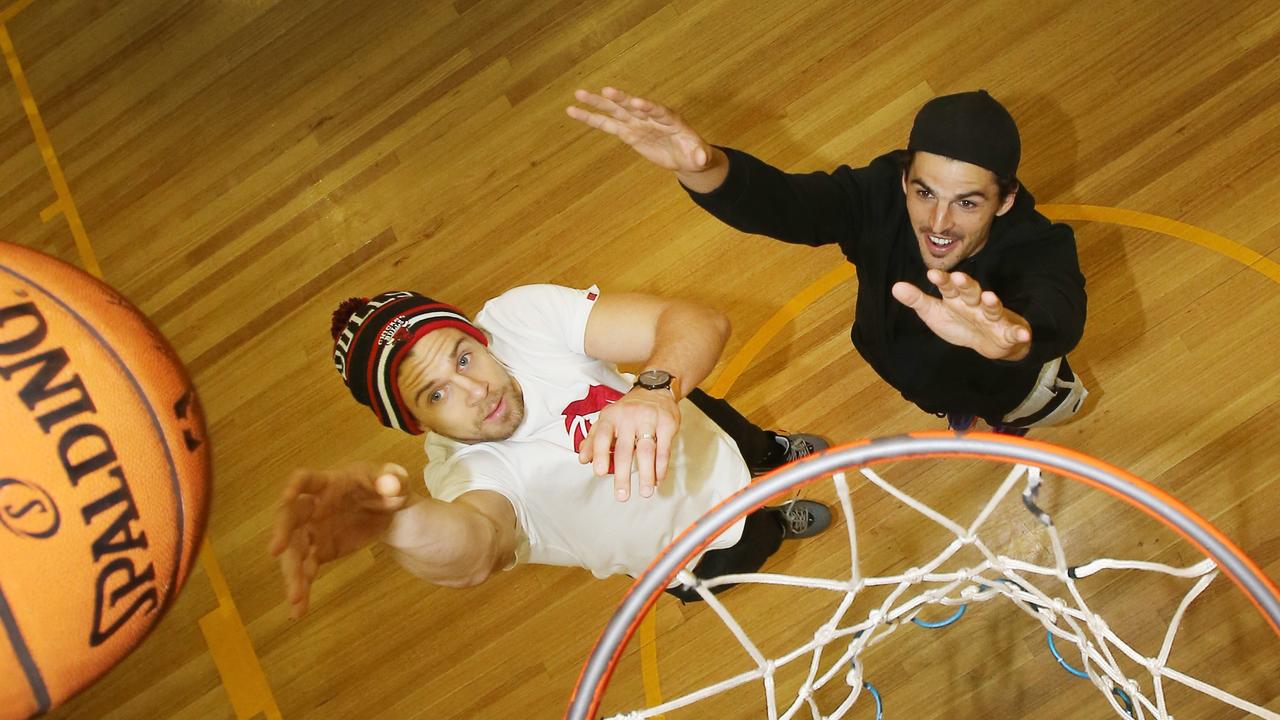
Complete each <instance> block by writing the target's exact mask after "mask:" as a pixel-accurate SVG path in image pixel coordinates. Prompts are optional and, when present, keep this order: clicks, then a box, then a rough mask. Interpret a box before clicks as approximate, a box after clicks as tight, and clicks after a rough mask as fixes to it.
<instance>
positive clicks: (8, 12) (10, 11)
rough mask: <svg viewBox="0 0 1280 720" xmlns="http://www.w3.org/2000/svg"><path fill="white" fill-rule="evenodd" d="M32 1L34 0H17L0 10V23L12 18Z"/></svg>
mask: <svg viewBox="0 0 1280 720" xmlns="http://www.w3.org/2000/svg"><path fill="white" fill-rule="evenodd" d="M33 2H35V0H18V1H17V2H15V3H14V4H12V5H10V6H9V7H7V8H5V9H4V10H0V25H3V24H4V23H7V22H9V21H10V20H12V19H13V18H14V17H16V16H17V14H18V13H20V12H22V11H23V10H26V9H27V6H28V5H30V4H31V3H33Z"/></svg>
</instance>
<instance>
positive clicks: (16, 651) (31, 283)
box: [0, 242, 210, 719]
mask: <svg viewBox="0 0 1280 720" xmlns="http://www.w3.org/2000/svg"><path fill="white" fill-rule="evenodd" d="M209 485H210V470H209V445H208V441H207V438H206V435H205V428H204V421H203V418H202V415H201V411H200V406H199V403H198V401H197V398H196V394H195V391H194V389H193V387H192V385H191V382H190V380H189V379H188V377H187V374H186V372H185V370H184V369H183V367H182V364H181V363H180V362H179V360H178V357H177V355H176V354H175V353H174V351H173V349H172V347H170V345H169V343H168V342H167V341H166V340H165V339H164V338H163V337H161V335H160V333H159V332H158V331H157V330H156V328H155V327H154V326H153V325H152V324H151V322H150V321H148V320H147V319H146V318H145V317H144V316H143V315H142V313H140V312H139V311H138V310H137V308H135V307H134V306H133V305H132V304H131V303H129V301H127V300H126V299H124V298H123V297H122V296H121V295H120V294H119V293H117V292H116V291H114V290H112V289H111V288H110V287H108V286H107V285H105V284H103V283H102V282H100V281H98V280H96V279H94V278H93V277H91V276H90V275H88V274H87V273H85V272H83V271H81V270H79V269H77V268H74V267H72V266H70V265H67V264H66V263H63V262H61V261H59V260H55V259H53V258H51V257H49V256H47V255H44V254H42V253H39V252H36V251H33V250H30V249H26V248H23V247H20V246H17V245H13V244H9V243H4V242H0V624H2V626H3V631H2V632H3V635H0V637H3V639H4V641H5V642H4V643H0V677H3V680H0V717H3V718H6V719H7V718H11V717H14V718H25V717H29V716H31V715H34V714H38V713H42V712H45V711H47V710H49V709H50V708H53V707H56V706H57V705H59V704H60V703H62V702H63V701H65V700H66V699H67V698H69V697H71V696H72V695H74V694H75V693H76V692H78V691H80V690H82V689H84V688H85V687H87V686H88V685H89V684H91V683H93V682H94V681H95V680H96V679H98V678H99V677H101V676H102V675H103V674H104V673H106V672H107V671H108V670H109V669H110V668H111V667H112V666H113V665H115V664H116V663H117V662H119V661H120V660H121V658H123V657H124V656H125V655H127V654H128V653H129V652H130V651H131V650H133V648H135V647H137V645H138V643H140V642H141V641H142V640H143V638H145V637H146V635H147V633H148V632H149V631H150V630H151V628H152V627H154V626H155V624H156V623H157V622H158V621H159V619H160V617H161V616H162V615H163V614H164V612H165V610H166V609H167V608H168V607H169V606H170V604H171V603H172V601H173V598H174V597H175V595H176V594H177V592H178V590H179V589H180V588H181V587H182V584H183V582H184V581H185V580H186V578H187V576H188V574H189V573H190V572H191V566H192V563H193V562H194V560H195V556H196V554H197V552H198V548H199V545H200V540H201V537H202V535H203V532H204V527H205V519H206V515H207V510H208V503H209Z"/></svg>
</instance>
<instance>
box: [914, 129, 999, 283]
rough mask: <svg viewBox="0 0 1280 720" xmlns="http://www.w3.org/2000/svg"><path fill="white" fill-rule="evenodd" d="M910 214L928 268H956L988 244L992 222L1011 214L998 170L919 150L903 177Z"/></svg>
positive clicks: (921, 255)
mask: <svg viewBox="0 0 1280 720" xmlns="http://www.w3.org/2000/svg"><path fill="white" fill-rule="evenodd" d="M902 191H903V192H904V193H906V195H907V214H908V215H909V216H910V218H911V227H912V229H913V230H915V233H916V242H917V243H919V245H920V257H921V259H923V260H924V264H925V267H928V268H936V269H938V270H943V271H950V270H951V269H952V268H954V267H955V266H956V265H959V264H960V261H961V260H964V259H965V258H967V257H970V256H971V255H973V254H975V253H977V252H978V251H979V250H981V249H982V248H983V246H984V245H986V244H987V236H988V234H989V233H990V232H991V223H992V221H993V220H995V219H996V216H997V215H1003V214H1005V213H1006V212H1009V208H1011V207H1013V200H1014V195H1015V194H1016V193H1009V195H1008V196H1007V197H1006V198H1004V199H1003V200H1002V199H1001V198H1000V190H999V188H998V187H997V185H996V176H995V173H993V172H991V171H990V170H987V169H986V168H983V167H979V166H977V165H974V164H972V163H967V162H963V161H960V160H954V159H952V158H949V157H945V156H942V155H934V154H933V153H927V152H917V153H916V154H915V158H914V159H913V161H912V163H911V167H909V168H907V172H906V173H904V174H903V176H902Z"/></svg>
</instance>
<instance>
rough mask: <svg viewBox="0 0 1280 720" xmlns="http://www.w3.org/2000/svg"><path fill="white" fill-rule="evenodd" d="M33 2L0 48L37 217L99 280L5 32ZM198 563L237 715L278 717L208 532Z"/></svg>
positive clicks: (7, 15) (210, 628) (13, 10)
mask: <svg viewBox="0 0 1280 720" xmlns="http://www.w3.org/2000/svg"><path fill="white" fill-rule="evenodd" d="M32 2H33V0H19V1H18V2H16V3H14V4H12V5H10V6H9V7H7V8H5V9H4V10H0V51H3V53H4V59H5V63H6V64H7V65H8V67H9V74H10V75H11V76H13V82H14V85H15V86H16V88H17V90H18V97H19V98H20V99H21V101H22V108H23V110H24V111H25V112H26V114H27V120H28V122H29V123H30V124H31V132H32V134H33V135H34V136H35V143H36V146H37V147H38V148H39V149H40V156H41V157H42V158H43V159H44V166H45V169H46V170H47V171H48V173H49V181H50V183H51V184H52V185H53V190H54V193H55V194H56V195H57V199H56V200H55V201H54V202H53V204H52V205H50V206H49V207H47V208H45V209H44V210H42V211H41V212H40V219H41V220H42V221H44V222H49V221H50V220H52V219H53V218H55V217H57V216H59V215H61V216H63V217H64V218H66V220H67V226H68V228H69V229H70V230H71V236H72V237H73V238H74V239H75V243H76V250H77V251H78V252H79V254H80V261H81V263H82V264H83V265H84V268H85V270H86V271H88V272H89V273H90V274H92V275H93V276H94V277H96V278H98V279H100V280H101V279H102V267H101V266H100V265H99V264H98V258H97V255H96V254H95V253H94V251H93V245H92V243H90V242H89V236H88V233H86V232H85V229H84V223H83V222H81V220H80V212H79V211H78V210H77V209H76V204H75V200H74V198H73V197H72V195H71V188H70V186H68V184H67V179H66V176H65V175H64V174H63V172H62V165H61V164H60V163H59V162H58V155H57V153H56V152H54V149H53V142H52V141H51V140H50V138H49V132H48V129H47V128H46V127H45V124H44V120H43V118H41V117H40V109H39V108H38V107H37V105H36V101H35V97H34V96H33V95H32V94H31V86H30V84H28V82H27V76H26V73H25V72H24V71H23V69H22V64H21V63H20V62H19V61H18V54H17V51H16V50H15V49H14V46H13V39H12V38H11V37H10V36H9V29H8V27H7V26H6V25H5V23H7V22H8V21H9V20H11V19H13V17H14V16H15V15H17V14H18V13H19V12H21V11H22V10H23V9H24V8H26V7H27V6H28V5H30V4H31V3H32ZM200 564H201V566H202V567H203V568H204V572H205V575H206V576H207V577H208V578H209V584H210V585H211V586H212V587H213V594H214V596H215V597H216V598H217V600H218V609H216V610H214V611H212V612H210V613H208V614H207V615H205V616H204V617H202V618H200V630H201V632H203V633H204V638H205V643H206V644H207V645H208V646H209V654H210V655H212V656H213V662H214V665H215V666H217V668H218V674H219V675H220V676H221V678H222V686H223V687H224V688H225V689H226V691H227V695H228V697H229V698H230V700H231V706H232V708H233V709H234V710H235V713H236V717H237V718H239V719H240V720H245V719H246V718H251V717H254V716H257V715H265V716H266V717H267V718H268V720H279V718H281V717H282V716H281V714H280V708H279V707H278V706H277V705H276V701H275V697H274V696H273V695H272V693H271V686H270V684H269V683H268V682H267V677H266V675H265V674H264V673H263V672H262V664H261V663H260V662H259V661H258V656H257V653H255V652H254V650H253V644H252V642H251V641H250V639H249V633H248V630H246V629H245V626H244V621H243V620H241V618H240V613H239V611H238V610H237V609H236V603H235V599H234V598H233V597H232V595H231V588H230V587H229V586H228V585H227V581H226V577H225V576H224V575H223V574H222V566H221V565H219V563H218V557H217V555H216V554H215V553H214V551H213V546H212V545H211V544H210V542H209V538H208V537H207V536H206V537H205V539H204V542H203V543H202V545H201V549H200Z"/></svg>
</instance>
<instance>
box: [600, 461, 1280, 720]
mask: <svg viewBox="0 0 1280 720" xmlns="http://www.w3.org/2000/svg"><path fill="white" fill-rule="evenodd" d="M861 472H862V474H863V475H864V476H866V478H867V479H868V480H869V481H871V482H872V483H874V484H875V485H877V486H879V487H880V489H882V490H884V491H885V492H887V493H889V494H890V495H892V496H893V497H895V498H897V499H899V500H900V501H902V502H903V503H905V504H906V505H908V506H909V507H911V508H912V509H914V510H915V511H917V512H919V513H920V514H922V515H924V516H925V517H927V518H929V519H930V520H932V521H934V522H935V523H937V524H938V525H940V526H942V527H943V528H946V529H947V530H948V531H950V532H951V533H952V534H953V535H954V539H953V540H952V541H951V542H950V543H949V544H948V545H947V546H946V547H945V548H944V549H943V550H942V552H941V553H939V554H938V555H937V557H935V558H933V559H932V560H931V561H929V562H928V563H926V564H924V565H923V566H920V567H916V568H911V569H909V570H907V571H906V572H904V573H901V574H899V575H888V576H881V577H865V576H863V574H862V573H861V571H860V570H859V566H858V539H857V533H856V528H855V523H854V513H853V506H852V504H851V502H850V493H849V486H848V483H847V482H846V479H845V475H844V473H842V472H841V473H835V474H833V475H831V479H832V481H833V483H834V485H835V488H836V492H837V494H838V496H839V501H840V507H841V509H842V510H843V512H844V516H845V518H847V520H848V522H847V523H846V527H847V532H848V538H849V546H850V558H851V562H850V568H849V570H850V575H849V578H848V579H847V580H832V579H827V578H806V577H796V576H791V575H779V574H770V573H751V574H740V575H723V576H720V577H717V578H714V579H710V580H700V579H698V578H696V577H694V575H693V574H692V573H690V572H689V571H688V570H682V571H681V572H680V575H679V578H680V580H681V581H682V582H683V583H685V585H687V586H689V587H693V588H694V589H696V591H697V592H698V594H699V595H700V596H701V597H702V599H703V600H705V601H706V603H707V605H708V606H709V607H711V608H712V609H713V610H714V611H715V613H716V614H717V615H718V616H719V618H720V619H721V621H722V622H723V623H724V625H725V626H726V627H727V628H728V630H729V631H730V632H731V633H732V634H733V636H734V637H735V638H737V640H738V642H739V643H741V645H742V647H743V649H744V650H745V651H746V652H747V654H748V655H750V657H751V658H752V660H753V662H754V664H755V669H753V670H750V671H747V672H744V673H741V674H739V675H736V676H734V677H731V678H728V679H726V680H724V681H722V682H718V683H716V684H714V685H710V686H707V687H704V688H702V689H700V690H697V691H694V692H690V693H687V694H685V695H682V696H680V697H677V698H674V699H672V700H670V701H668V702H665V703H663V704H661V705H657V706H654V707H651V708H647V709H645V710H638V711H631V712H627V713H623V714H619V715H614V716H612V717H613V718H614V719H615V720H638V719H639V718H649V717H654V716H657V715H660V714H662V713H665V712H669V711H672V710H676V709H678V708H681V707H685V706H687V705H691V704H693V703H696V702H698V701H700V700H704V699H706V698H709V697H712V696H714V695H718V694H720V693H724V692H727V691H729V690H731V689H734V688H737V687H739V686H742V685H745V684H747V683H752V682H757V681H758V682H761V683H763V686H764V696H765V704H766V708H767V713H768V714H767V717H768V718H770V720H788V719H789V718H795V717H803V716H804V714H805V711H806V710H807V711H808V713H807V714H808V716H809V717H812V718H831V720H838V719H839V718H843V717H845V715H846V714H847V713H848V712H849V710H850V709H851V708H852V707H853V705H854V703H855V702H856V701H857V700H858V699H859V697H860V696H862V694H863V693H862V691H863V689H864V688H869V687H870V686H869V685H864V682H863V678H862V663H861V662H860V660H859V658H860V656H861V654H862V652H863V650H865V649H866V648H868V647H870V646H872V645H874V644H876V643H879V642H881V641H882V640H885V639H886V638H888V637H889V636H890V635H891V634H892V633H893V632H894V631H895V630H897V629H898V628H900V627H902V626H903V625H904V624H905V623H908V622H910V621H911V620H913V619H914V618H915V617H916V615H917V614H918V613H920V611H921V610H922V609H924V608H926V607H928V606H930V605H950V606H964V605H967V604H969V603H974V602H982V601H986V600H990V599H992V598H996V597H1002V598H1005V599H1007V600H1009V601H1011V602H1012V603H1013V604H1014V605H1016V606H1017V607H1018V608H1019V609H1020V610H1022V611H1023V612H1025V613H1026V614H1027V615H1029V616H1031V617H1033V618H1035V619H1037V620H1039V621H1040V623H1041V624H1043V625H1044V627H1045V628H1046V630H1047V631H1048V633H1049V634H1050V637H1051V638H1053V639H1055V640H1056V643H1055V644H1056V645H1057V646H1058V647H1060V648H1064V647H1066V646H1067V645H1068V644H1069V645H1070V646H1074V650H1073V655H1074V657H1075V659H1074V660H1073V662H1075V663H1076V665H1077V667H1080V666H1082V668H1081V669H1080V670H1076V669H1072V672H1073V673H1075V674H1078V675H1081V676H1087V677H1088V679H1089V680H1090V681H1091V682H1092V683H1093V684H1094V685H1095V686H1096V687H1097V688H1098V689H1099V691H1101V693H1102V694H1103V696H1104V697H1105V698H1106V699H1107V701H1108V702H1109V703H1110V704H1111V707H1112V708H1113V709H1114V710H1115V712H1116V714H1117V715H1119V716H1120V717H1133V718H1137V719H1139V720H1143V719H1145V718H1159V719H1161V720H1165V719H1168V718H1171V717H1172V715H1171V710H1170V709H1169V708H1168V707H1166V703H1165V685H1166V683H1167V682H1168V681H1173V682H1176V683H1181V684H1182V685H1185V686H1187V687H1190V688H1193V689H1195V690H1198V691H1199V692H1202V693H1205V694H1206V695H1209V696H1211V697H1213V698H1216V699H1218V700H1220V701H1222V702H1223V703H1226V704H1228V705H1231V706H1233V707H1235V708H1238V709H1240V710H1243V711H1245V712H1248V713H1252V714H1253V715H1255V716H1258V717H1262V718H1268V719H1270V720H1280V714H1277V713H1275V712H1272V711H1270V710H1267V709H1266V708H1263V707H1260V706H1258V705H1255V704H1253V703H1251V702H1248V701H1246V700H1243V699H1241V698H1239V697H1236V696H1235V695H1232V694H1230V693H1227V692H1225V691H1223V690H1221V689H1219V688H1217V687H1215V686H1213V685H1210V684H1208V683H1206V682H1203V681H1201V680H1198V679H1196V678H1194V677H1191V676H1189V675H1187V674H1185V673H1182V672H1179V671H1178V670H1176V669H1174V668H1172V667H1169V665H1168V664H1167V662H1168V658H1169V653H1170V651H1171V649H1172V647H1173V640H1174V636H1175V635H1176V634H1177V631H1178V626H1179V624H1180V623H1181V622H1182V618H1183V615H1184V614H1185V612H1186V610H1187V608H1188V607H1189V606H1190V605H1191V603H1192V601H1194V600H1195V599H1196V597H1197V596H1199V595H1200V593H1202V592H1203V591H1204V590H1205V588H1206V587H1208V585H1209V583H1211V582H1212V581H1213V579H1214V578H1215V577H1216V576H1217V575H1218V570H1217V565H1216V564H1215V563H1214V562H1213V560H1211V559H1205V560H1203V561H1202V562H1199V563H1197V564H1195V565H1191V566H1189V567H1183V568H1178V567H1171V566H1168V565H1163V564H1159V563H1152V562H1145V561H1137V560H1115V559H1099V560H1093V561H1091V562H1088V563H1086V564H1084V565H1079V566H1075V567H1072V566H1069V565H1068V564H1067V562H1066V555H1065V552H1064V551H1063V548H1062V543H1061V542H1060V541H1059V537H1058V532H1057V529H1056V528H1055V527H1054V525H1053V522H1052V520H1051V518H1050V517H1049V515H1048V514H1047V513H1045V512H1044V511H1043V510H1040V508H1039V507H1037V506H1036V504H1035V503H1036V496H1037V494H1038V490H1039V487H1040V469H1039V468H1036V467H1032V466H1028V465H1016V466H1014V468H1013V469H1012V470H1011V471H1010V472H1009V473H1008V475H1007V476H1006V477H1005V479H1004V482H1003V483H1001V485H1000V487H999V488H998V489H997V490H996V492H995V494H994V495H993V496H992V497H991V499H990V500H989V501H988V502H987V503H986V504H985V505H984V506H983V508H982V511H981V512H980V513H979V514H978V516H977V518H976V519H975V520H974V521H973V522H972V523H971V524H970V525H969V527H967V528H965V527H961V526H960V525H958V524H957V523H955V522H954V521H952V520H951V519H949V518H947V517H946V516H944V515H943V514H942V513H939V512H937V511H936V510H934V509H933V508H931V507H929V506H928V505H926V504H924V503H922V502H920V501H919V500H917V499H915V498H914V497H912V496H910V495H908V494H907V493H905V492H903V491H902V490H900V489H899V488H897V487H895V486H893V485H892V484H890V483H888V482H886V481H885V480H884V479H883V478H882V477H880V475H878V474H877V473H876V472H874V471H873V470H871V469H867V468H863V469H861ZM1020 480H1021V481H1023V483H1024V488H1025V489H1024V491H1023V494H1022V495H1023V502H1024V504H1025V505H1026V506H1027V508H1028V509H1029V510H1030V511H1031V512H1032V513H1033V514H1034V515H1036V517H1037V519H1038V520H1039V521H1040V523H1041V524H1042V525H1043V528H1044V530H1045V532H1046V533H1047V534H1048V538H1049V540H1050V542H1051V546H1052V552H1053V558H1054V564H1053V565H1052V566H1044V565H1037V564H1033V563H1030V562H1026V561H1023V560H1019V559H1017V558H1012V557H1007V556H1004V555H998V554H996V553H994V552H992V550H991V549H990V548H989V547H988V545H987V544H986V543H984V542H983V540H982V539H981V538H979V537H978V533H979V530H981V529H982V528H983V524H984V523H985V522H986V521H987V520H988V518H990V517H991V515H992V513H993V512H995V510H996V508H997V507H998V506H999V505H1000V504H1001V502H1002V501H1004V499H1005V498H1006V496H1008V494H1009V493H1010V491H1011V489H1012V488H1014V486H1015V485H1017V484H1018V482H1019V481H1020ZM966 547H972V548H974V549H976V550H977V551H978V552H979V553H981V555H982V557H983V558H985V559H984V560H983V561H981V562H979V563H977V564H976V565H974V566H972V567H966V568H962V569H959V570H955V571H951V572H943V571H940V570H939V568H942V567H944V566H945V565H946V564H947V563H948V561H949V560H951V559H952V558H953V556H955V555H956V554H957V553H958V552H960V551H961V550H962V549H964V548H966ZM1103 570H1125V571H1149V572H1155V573H1164V574H1166V575H1169V576H1173V577H1178V578H1187V579H1193V580H1194V582H1193V584H1192V586H1191V588H1190V590H1188V591H1187V592H1186V594H1185V595H1184V596H1183V598H1182V601H1181V602H1180V603H1179V605H1178V607H1177V610H1176V612H1175V613H1174V614H1173V617H1172V619H1171V621H1170V623H1169V627H1168V629H1167V630H1166V631H1165V634H1164V641H1163V643H1162V645H1161V647H1160V652H1159V654H1158V655H1156V656H1155V657H1147V656H1144V655H1142V654H1140V653H1139V652H1137V651H1135V650H1134V649H1133V648H1132V647H1131V646H1130V645H1129V644H1128V643H1126V642H1125V641H1124V640H1122V639H1120V638H1119V637H1118V636H1117V635H1116V634H1115V633H1114V632H1113V631H1112V630H1111V628H1109V627H1108V626H1107V623H1106V622H1105V621H1104V620H1103V619H1102V617H1100V616H1099V615H1098V614H1097V613H1096V612H1094V611H1093V610H1091V609H1090V608H1089V605H1088V603H1086V602H1085V599H1084V597H1083V596H1082V595H1081V593H1080V591H1079V589H1078V588H1077V585H1076V581H1077V580H1078V579H1081V578H1085V577H1088V576H1090V575H1093V574H1095V573H1098V572H1100V571H1103ZM1036 579H1038V580H1039V581H1040V582H1041V583H1042V584H1043V583H1045V582H1046V580H1052V581H1056V582H1057V583H1060V584H1061V585H1062V586H1065V588H1066V589H1067V591H1068V593H1069V595H1070V598H1069V599H1062V598H1059V597H1053V596H1051V595H1050V594H1048V593H1046V592H1044V591H1042V590H1041V589H1039V588H1038V587H1037V586H1036V584H1035V582H1034V580H1036ZM734 583H738V584H741V583H757V584H765V585H790V586H795V587H804V588H813V589H815V590H824V591H830V592H834V593H840V594H842V596H843V597H842V599H841V601H840V602H839V604H838V607H837V608H836V610H835V612H834V614H833V615H832V616H831V617H830V619H829V620H828V621H827V622H825V623H823V624H822V625H821V626H820V627H819V628H818V630H817V631H816V632H815V633H814V634H813V637H812V638H810V639H809V640H808V641H807V642H805V643H804V644H803V645H801V646H799V647H797V648H795V649H794V650H792V651H790V652H788V653H786V654H784V655H781V656H778V657H772V658H769V657H765V655H764V654H763V653H762V652H761V651H760V649H759V648H758V647H757V645H756V644H755V643H753V642H752V641H751V639H750V638H749V637H747V633H746V632H745V631H744V630H743V628H742V626H741V625H740V624H739V623H738V622H737V621H736V620H735V619H734V616H733V615H732V614H731V613H730V611H729V610H728V609H726V608H725V606H724V605H723V604H722V603H721V602H720V601H719V600H718V599H717V598H716V596H715V595H713V594H712V593H711V591H710V589H711V588H713V587H717V586H720V585H727V584H734ZM872 587H886V588H890V591H889V593H888V595H887V597H886V598H885V600H884V601H883V602H882V603H880V604H879V606H878V607H876V608H875V609H873V610H872V611H870V612H869V613H868V615H867V616H866V617H865V618H863V619H861V620H858V621H857V622H853V623H852V624H843V625H842V623H846V622H848V620H849V618H847V617H846V616H847V614H848V613H849V610H850V608H851V607H852V606H853V603H854V600H855V599H856V598H857V597H858V594H859V593H860V592H862V591H863V590H864V589H867V588H872ZM828 649H836V650H839V652H840V653H841V654H840V656H839V659H838V660H837V661H835V662H834V663H831V664H830V666H829V667H828V669H827V670H826V671H822V669H821V668H822V657H823V653H824V651H827V650H828ZM1055 654H1056V651H1055ZM1064 654H1065V653H1064ZM1120 657H1125V658H1127V659H1128V660H1129V661H1130V662H1132V663H1134V664H1136V665H1138V666H1141V667H1143V668H1145V671H1146V673H1147V674H1149V677H1150V681H1149V682H1148V683H1146V684H1145V685H1144V684H1143V683H1142V682H1140V681H1139V680H1138V679H1137V678H1134V677H1129V676H1127V675H1126V674H1125V673H1124V672H1123V671H1122V669H1121V667H1120V664H1119V663H1118V659H1119V658H1120ZM805 660H808V662H809V670H808V674H807V676H806V677H805V679H804V680H803V682H802V684H801V686H800V687H799V689H798V691H796V694H795V697H794V698H793V699H791V700H790V701H789V702H788V703H787V704H786V705H785V706H783V704H782V703H781V702H780V698H779V697H778V695H779V692H778V689H777V687H776V684H775V681H774V676H775V673H776V671H777V670H778V669H779V668H781V667H783V666H785V665H788V664H790V663H795V662H804V661H805ZM1059 662H1060V663H1061V664H1063V665H1064V667H1065V666H1066V664H1067V663H1066V660H1064V659H1060V660H1059ZM836 680H841V681H843V682H844V683H846V684H847V686H848V687H849V693H848V696H847V697H846V698H845V699H844V700H843V702H841V704H840V705H839V707H838V708H837V709H836V710H835V711H834V712H832V713H831V714H829V715H824V714H823V713H822V712H821V711H820V709H819V707H818V704H817V702H816V700H815V699H814V693H815V692H816V691H818V690H820V689H822V688H824V687H827V686H828V685H831V686H832V687H834V686H835V684H834V682H833V681H836ZM829 692H831V691H830V690H829V691H828V693H829ZM837 692H838V691H837ZM873 692H874V691H873ZM876 700H877V701H878V698H877V699H876ZM868 702H870V701H868ZM877 704H878V702H877Z"/></svg>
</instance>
